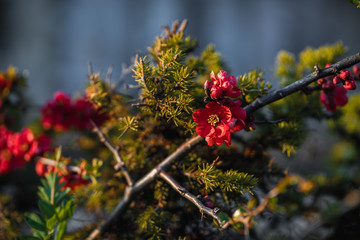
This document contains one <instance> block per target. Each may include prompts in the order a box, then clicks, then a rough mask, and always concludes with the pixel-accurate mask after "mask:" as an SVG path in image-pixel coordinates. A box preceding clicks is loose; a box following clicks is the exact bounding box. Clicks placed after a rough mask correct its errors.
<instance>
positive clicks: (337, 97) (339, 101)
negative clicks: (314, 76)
mask: <svg viewBox="0 0 360 240" xmlns="http://www.w3.org/2000/svg"><path fill="white" fill-rule="evenodd" d="M329 66H331V65H330V64H327V65H326V67H329ZM353 72H354V75H355V77H356V78H359V66H358V65H355V66H354V68H353ZM340 83H342V86H337V84H340ZM318 84H320V85H321V88H322V91H321V93H320V102H321V103H322V104H324V106H325V108H326V109H327V110H328V111H330V112H334V111H336V108H337V106H344V105H345V104H347V102H348V97H347V96H346V93H347V90H355V89H356V83H355V80H354V78H353V76H352V75H351V73H350V71H348V70H342V71H341V72H340V74H338V75H336V76H328V77H325V78H320V79H318Z"/></svg>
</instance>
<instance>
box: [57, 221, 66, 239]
mask: <svg viewBox="0 0 360 240" xmlns="http://www.w3.org/2000/svg"><path fill="white" fill-rule="evenodd" d="M66 226H67V222H66V221H62V222H60V223H59V225H58V226H57V231H56V235H55V237H54V240H61V239H63V237H64V235H65V232H66Z"/></svg>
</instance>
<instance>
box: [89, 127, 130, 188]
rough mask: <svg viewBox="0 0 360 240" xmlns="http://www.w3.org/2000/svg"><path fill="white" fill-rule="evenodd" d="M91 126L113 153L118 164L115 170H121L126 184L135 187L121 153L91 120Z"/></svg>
mask: <svg viewBox="0 0 360 240" xmlns="http://www.w3.org/2000/svg"><path fill="white" fill-rule="evenodd" d="M90 122H91V124H92V125H93V127H94V131H95V132H96V133H97V135H98V136H99V139H100V141H101V142H102V143H104V145H105V146H106V147H107V148H108V149H109V150H110V151H111V152H112V154H113V155H114V158H115V160H116V161H117V164H116V165H115V169H116V170H118V169H120V170H121V172H122V173H123V174H124V177H125V179H126V182H127V184H128V186H132V185H133V180H132V179H131V176H130V174H129V172H128V170H127V168H126V166H125V163H124V161H123V160H122V158H121V156H120V154H119V151H118V149H117V148H115V147H114V146H113V145H112V144H111V142H110V140H109V139H108V138H107V137H106V136H105V135H104V133H103V132H102V131H101V129H100V128H99V127H98V126H97V125H96V124H95V122H94V121H93V120H90Z"/></svg>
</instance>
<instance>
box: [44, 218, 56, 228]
mask: <svg viewBox="0 0 360 240" xmlns="http://www.w3.org/2000/svg"><path fill="white" fill-rule="evenodd" d="M57 222H58V219H57V216H56V215H54V216H52V217H51V218H50V219H48V220H47V221H46V227H47V228H48V229H53V228H54V227H55V225H56V223H57Z"/></svg>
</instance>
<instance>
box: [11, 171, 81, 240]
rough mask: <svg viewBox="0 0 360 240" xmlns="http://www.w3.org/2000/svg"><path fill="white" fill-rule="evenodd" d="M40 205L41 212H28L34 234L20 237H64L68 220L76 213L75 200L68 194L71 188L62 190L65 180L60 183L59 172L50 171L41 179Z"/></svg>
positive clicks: (57, 239) (21, 239)
mask: <svg viewBox="0 0 360 240" xmlns="http://www.w3.org/2000/svg"><path fill="white" fill-rule="evenodd" d="M41 183H42V186H40V187H39V192H38V195H39V197H40V200H39V203H38V206H39V209H40V212H41V214H37V213H28V214H26V215H25V218H26V222H27V223H28V224H29V225H30V227H31V229H32V231H33V236H21V237H19V238H18V239H19V240H24V239H44V240H46V239H54V240H60V239H63V238H64V235H65V232H66V227H67V221H68V220H69V219H70V218H71V217H72V216H73V214H74V202H73V199H72V197H71V196H69V195H68V193H69V191H70V189H69V188H67V189H65V190H62V187H63V186H64V184H65V183H64V182H63V183H60V177H59V176H58V174H57V173H49V174H47V175H46V178H45V179H41Z"/></svg>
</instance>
